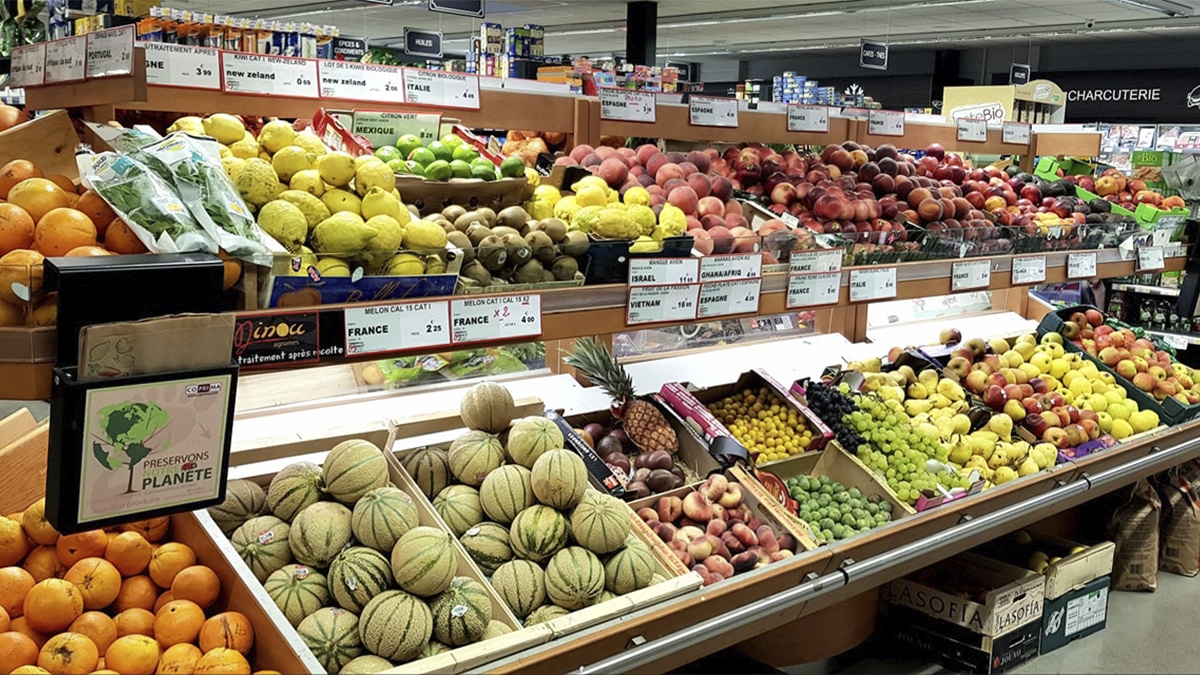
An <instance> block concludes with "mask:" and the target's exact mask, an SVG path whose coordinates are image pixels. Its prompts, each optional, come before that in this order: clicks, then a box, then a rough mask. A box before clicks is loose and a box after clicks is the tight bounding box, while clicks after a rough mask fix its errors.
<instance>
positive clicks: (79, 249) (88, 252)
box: [63, 246, 112, 258]
mask: <svg viewBox="0 0 1200 675" xmlns="http://www.w3.org/2000/svg"><path fill="white" fill-rule="evenodd" d="M97 255H112V252H111V251H109V250H108V249H106V248H104V247H103V246H76V247H75V248H73V249H71V250H70V251H67V252H66V253H64V254H63V256H65V257H67V258H87V257H90V256H97Z"/></svg>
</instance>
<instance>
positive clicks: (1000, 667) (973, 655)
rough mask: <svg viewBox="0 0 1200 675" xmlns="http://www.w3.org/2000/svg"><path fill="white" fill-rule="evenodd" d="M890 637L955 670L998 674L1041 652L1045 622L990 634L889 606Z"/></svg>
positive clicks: (916, 653) (904, 648)
mask: <svg viewBox="0 0 1200 675" xmlns="http://www.w3.org/2000/svg"><path fill="white" fill-rule="evenodd" d="M885 625H887V626H889V627H890V631H889V632H890V635H891V637H890V640H891V641H892V642H893V643H894V644H896V645H897V646H898V647H899V649H900V650H901V651H902V652H904V653H906V654H908V655H911V656H915V657H917V658H922V659H932V660H935V661H937V662H939V663H941V664H942V665H943V666H944V667H946V668H947V669H949V670H950V671H952V672H956V673H977V674H979V675H997V674H998V673H1004V672H1008V671H1009V670H1012V669H1013V668H1015V667H1017V666H1019V665H1021V664H1023V663H1026V662H1028V661H1031V660H1033V659H1034V658H1036V657H1037V655H1038V649H1039V645H1040V640H1041V632H1042V624H1041V623H1039V622H1036V621H1035V622H1033V623H1027V624H1025V625H1023V626H1018V627H1016V628H1014V629H1012V630H1010V631H1008V632H1007V633H1004V634H1003V635H999V636H996V637H989V636H987V635H980V634H978V633H973V632H971V631H969V630H967V629H966V628H961V627H959V626H951V625H948V624H947V623H946V622H944V621H939V620H937V619H934V618H931V617H929V616H926V615H924V614H921V613H920V612H916V611H913V610H910V609H906V608H902V607H893V608H891V609H890V615H889V616H888V621H887V623H886V624H885Z"/></svg>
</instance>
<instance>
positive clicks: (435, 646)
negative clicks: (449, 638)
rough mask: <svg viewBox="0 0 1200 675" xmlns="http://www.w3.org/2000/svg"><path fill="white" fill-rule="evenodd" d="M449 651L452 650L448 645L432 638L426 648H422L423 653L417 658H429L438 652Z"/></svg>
mask: <svg viewBox="0 0 1200 675" xmlns="http://www.w3.org/2000/svg"><path fill="white" fill-rule="evenodd" d="M448 651H450V648H449V647H447V646H446V645H444V644H442V643H440V642H438V641H437V640H430V641H429V643H428V644H426V645H425V648H424V649H422V650H421V654H420V655H419V656H418V657H417V658H418V659H427V658H429V657H431V656H437V655H438V654H444V653H445V652H448Z"/></svg>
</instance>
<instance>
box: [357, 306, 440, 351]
mask: <svg viewBox="0 0 1200 675" xmlns="http://www.w3.org/2000/svg"><path fill="white" fill-rule="evenodd" d="M345 316H346V355H347V356H357V355H362V354H381V353H384V352H395V351H400V350H403V349H420V348H425V347H442V346H445V345H448V344H450V303H449V302H448V301H446V300H441V301H438V302H408V303H404V304H401V305H380V306H377V307H352V308H347V309H346V310H345Z"/></svg>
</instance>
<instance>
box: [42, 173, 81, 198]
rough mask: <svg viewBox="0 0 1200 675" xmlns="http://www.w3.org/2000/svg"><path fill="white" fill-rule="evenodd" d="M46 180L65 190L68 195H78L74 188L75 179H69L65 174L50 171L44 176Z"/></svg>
mask: <svg viewBox="0 0 1200 675" xmlns="http://www.w3.org/2000/svg"><path fill="white" fill-rule="evenodd" d="M46 180H48V181H50V182H51V183H54V184H55V185H57V186H58V187H60V188H62V189H63V192H66V193H67V194H69V195H76V196H78V194H79V193H78V191H77V190H76V189H75V181H73V180H71V179H70V178H68V177H67V176H64V175H62V174H61V173H52V174H50V175H48V176H46Z"/></svg>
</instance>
